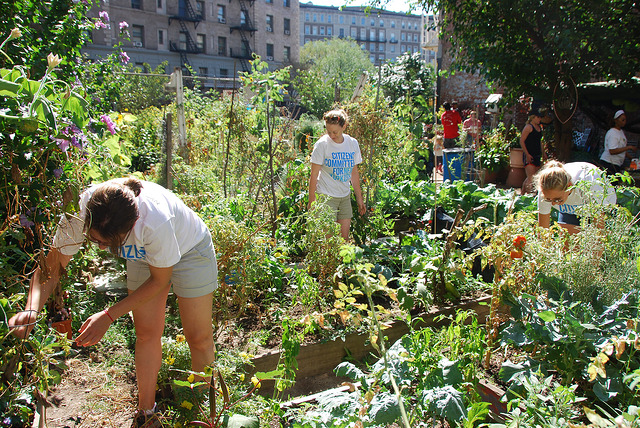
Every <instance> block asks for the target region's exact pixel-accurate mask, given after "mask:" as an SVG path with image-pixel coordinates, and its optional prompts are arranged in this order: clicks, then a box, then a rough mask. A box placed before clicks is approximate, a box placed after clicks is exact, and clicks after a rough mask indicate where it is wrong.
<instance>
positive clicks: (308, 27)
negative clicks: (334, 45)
mask: <svg viewBox="0 0 640 428" xmlns="http://www.w3.org/2000/svg"><path fill="white" fill-rule="evenodd" d="M304 34H311V25H305V26H304Z"/></svg>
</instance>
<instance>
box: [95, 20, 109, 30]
mask: <svg viewBox="0 0 640 428" xmlns="http://www.w3.org/2000/svg"><path fill="white" fill-rule="evenodd" d="M95 25H96V29H98V30H99V29H100V28H109V26H108V25H107V24H105V23H104V22H102V21H96V24H95Z"/></svg>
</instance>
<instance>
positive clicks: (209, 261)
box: [127, 235, 218, 298]
mask: <svg viewBox="0 0 640 428" xmlns="http://www.w3.org/2000/svg"><path fill="white" fill-rule="evenodd" d="M150 274H151V273H150V271H149V265H148V264H147V263H144V262H137V261H133V260H127V288H128V289H129V290H130V291H133V290H137V289H138V287H140V286H141V285H142V283H143V282H145V281H146V280H147V279H148V278H149V275H150ZM171 284H172V286H173V292H174V293H175V294H177V295H178V296H179V297H187V298H190V297H202V296H205V295H207V294H209V293H212V292H213V291H214V290H215V289H216V288H217V287H218V264H217V262H216V252H215V250H214V248H213V242H212V241H211V236H210V235H207V237H206V238H205V239H203V240H202V241H200V243H199V244H198V245H196V246H195V247H193V248H192V249H191V250H189V251H188V252H187V253H186V254H184V255H183V256H182V258H181V259H180V261H179V262H178V263H177V264H176V265H175V266H173V273H172V275H171Z"/></svg>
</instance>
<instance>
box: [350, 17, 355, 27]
mask: <svg viewBox="0 0 640 428" xmlns="http://www.w3.org/2000/svg"><path fill="white" fill-rule="evenodd" d="M351 25H356V17H355V16H352V17H351Z"/></svg>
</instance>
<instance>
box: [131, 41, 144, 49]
mask: <svg viewBox="0 0 640 428" xmlns="http://www.w3.org/2000/svg"><path fill="white" fill-rule="evenodd" d="M133 47H134V48H141V47H142V42H133Z"/></svg>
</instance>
